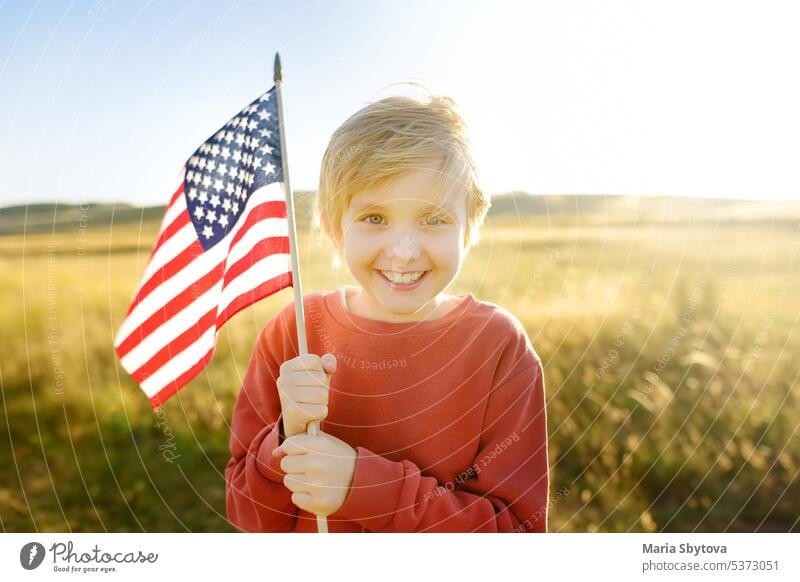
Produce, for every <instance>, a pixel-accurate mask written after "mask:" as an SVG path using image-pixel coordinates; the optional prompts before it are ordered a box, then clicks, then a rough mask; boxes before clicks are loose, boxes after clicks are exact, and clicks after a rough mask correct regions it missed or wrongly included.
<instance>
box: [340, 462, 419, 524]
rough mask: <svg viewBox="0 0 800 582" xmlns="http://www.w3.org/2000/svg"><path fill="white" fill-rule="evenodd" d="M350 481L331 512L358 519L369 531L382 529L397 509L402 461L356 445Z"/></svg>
mask: <svg viewBox="0 0 800 582" xmlns="http://www.w3.org/2000/svg"><path fill="white" fill-rule="evenodd" d="M356 453H357V457H356V466H355V470H354V472H353V483H352V484H351V485H350V491H349V492H348V493H347V497H346V498H345V500H344V503H343V504H342V506H341V507H340V508H339V510H338V511H337V512H336V514H335V515H337V516H341V517H345V518H347V519H350V520H352V521H357V522H359V523H360V524H361V525H362V526H364V527H365V528H366V529H368V530H370V531H379V530H382V529H385V528H386V526H387V525H388V524H389V522H391V520H392V518H393V517H394V514H395V512H396V511H397V505H398V501H399V499H400V492H401V491H402V489H403V481H404V477H405V471H404V468H403V463H398V462H395V461H390V460H389V459H387V458H385V457H382V456H380V455H376V454H375V453H373V452H372V451H370V450H367V449H365V448H364V447H356Z"/></svg>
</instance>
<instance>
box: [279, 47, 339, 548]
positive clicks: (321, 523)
mask: <svg viewBox="0 0 800 582" xmlns="http://www.w3.org/2000/svg"><path fill="white" fill-rule="evenodd" d="M282 80H283V76H282V74H281V57H280V55H279V54H278V53H275V74H274V81H275V94H276V95H277V96H278V120H279V124H280V125H279V127H280V134H281V167H282V170H283V187H284V189H285V191H286V218H287V219H288V222H289V256H290V257H291V261H292V289H294V310H295V320H296V323H297V345H298V350H299V352H300V355H301V356H304V355H306V354H307V353H308V344H307V342H306V318H305V313H304V311H303V289H302V285H301V283H300V261H299V259H298V253H297V229H296V228H295V222H294V194H292V185H291V182H289V156H288V154H287V151H286V125H285V123H284V120H285V119H286V118H285V117H284V116H283V98H282V96H281V81H282ZM306 432H307V433H308V434H310V435H311V436H317V435H318V434H319V421H318V420H315V421H312V422H309V423H308V427H306ZM317 531H318V532H319V533H328V520H327V519H326V518H325V516H322V515H318V516H317Z"/></svg>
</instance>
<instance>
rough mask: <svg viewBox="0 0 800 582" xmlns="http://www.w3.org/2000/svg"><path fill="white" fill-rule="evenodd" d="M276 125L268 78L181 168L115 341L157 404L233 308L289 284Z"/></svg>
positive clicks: (189, 374)
mask: <svg viewBox="0 0 800 582" xmlns="http://www.w3.org/2000/svg"><path fill="white" fill-rule="evenodd" d="M280 132H281V127H280V120H279V119H278V106H277V95H276V90H275V87H273V88H272V89H270V90H269V91H268V92H266V93H265V94H264V95H262V96H261V97H259V98H258V99H256V100H255V101H253V102H252V103H250V104H249V105H248V106H247V107H245V108H244V109H243V110H242V111H240V112H239V113H238V114H237V115H235V116H234V117H233V118H232V119H231V120H230V121H228V123H226V124H225V125H224V127H222V128H221V129H220V130H219V131H217V132H216V133H215V134H214V136H213V137H211V138H210V139H209V140H207V141H206V142H205V143H203V144H202V145H201V146H200V147H199V148H197V150H196V151H195V152H194V154H193V155H192V156H191V157H190V158H189V160H188V162H187V163H186V164H185V166H184V167H183V169H182V171H181V183H180V185H179V186H178V189H177V190H176V192H175V194H174V195H173V196H172V199H171V200H170V202H169V205H168V206H167V209H166V212H165V214H164V219H163V221H162V223H161V229H160V231H159V234H158V238H157V239H156V243H155V248H154V249H153V252H152V255H151V256H150V260H149V263H148V264H147V267H146V268H145V271H144V275H143V276H142V280H141V283H140V284H139V288H138V290H137V291H136V294H135V295H134V298H133V301H132V302H131V305H130V307H129V309H128V313H127V315H126V316H125V320H124V321H123V323H122V326H121V328H120V330H119V333H118V334H117V338H116V340H115V342H114V346H115V348H116V351H117V354H118V355H119V358H120V361H121V363H122V367H123V368H125V370H127V372H128V373H129V374H130V375H131V376H132V377H133V379H134V380H136V382H138V384H139V385H140V386H141V388H142V390H144V392H145V394H147V396H148V398H149V399H150V403H151V405H152V406H153V409H157V408H158V407H159V406H160V405H161V404H162V403H163V402H164V401H165V400H166V399H167V398H169V397H170V396H172V395H173V394H175V392H177V391H178V389H180V388H181V387H182V386H184V385H185V384H186V383H188V382H189V381H190V380H191V379H192V378H194V377H195V376H196V375H197V374H199V373H200V372H201V371H202V369H203V368H204V367H205V366H206V364H207V363H208V361H209V360H210V359H211V356H212V355H213V354H214V347H215V344H216V336H217V330H218V329H219V328H221V327H222V325H223V324H224V323H225V322H226V321H228V319H230V318H231V316H233V315H234V314H235V313H237V312H238V311H240V310H242V309H244V308H245V307H247V306H248V305H251V304H253V303H255V302H256V301H258V300H260V299H262V298H264V297H266V296H268V295H271V294H272V293H275V292H277V291H279V290H281V289H283V288H285V287H289V286H291V285H292V272H291V261H290V255H289V227H288V221H287V218H286V198H285V193H284V187H283V171H282V166H281V146H280V144H281V139H280Z"/></svg>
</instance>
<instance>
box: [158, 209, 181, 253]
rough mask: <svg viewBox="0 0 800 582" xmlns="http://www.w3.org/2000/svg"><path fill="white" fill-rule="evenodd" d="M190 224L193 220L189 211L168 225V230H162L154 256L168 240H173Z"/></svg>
mask: <svg viewBox="0 0 800 582" xmlns="http://www.w3.org/2000/svg"><path fill="white" fill-rule="evenodd" d="M189 222H191V218H190V217H189V211H188V210H184V211H183V212H181V213H180V214H179V215H178V216H176V217H175V220H173V221H172V222H171V223H170V224H168V225H167V228H165V229H164V230H162V231H161V234H159V235H158V240H156V246H155V248H154V249H153V255H155V254H156V251H157V250H158V249H160V248H161V245H163V244H164V242H165V241H166V240H167V239H169V238H172V237H173V235H174V234H175V233H176V232H178V231H179V230H180V229H182V228H183V227H184V226H186V225H187V224H189ZM151 258H152V256H151Z"/></svg>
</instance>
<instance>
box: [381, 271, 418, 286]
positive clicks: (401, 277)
mask: <svg viewBox="0 0 800 582" xmlns="http://www.w3.org/2000/svg"><path fill="white" fill-rule="evenodd" d="M424 274H425V271H415V272H413V273H403V274H400V273H394V272H392V271H381V275H383V276H384V277H386V278H387V279H389V281H391V282H392V283H400V284H402V285H408V284H410V283H413V282H414V281H416V280H417V279H419V278H420V277H422V275H424Z"/></svg>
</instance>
